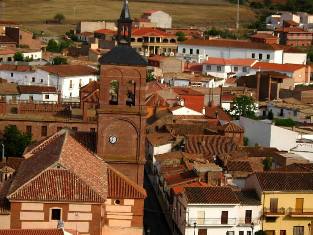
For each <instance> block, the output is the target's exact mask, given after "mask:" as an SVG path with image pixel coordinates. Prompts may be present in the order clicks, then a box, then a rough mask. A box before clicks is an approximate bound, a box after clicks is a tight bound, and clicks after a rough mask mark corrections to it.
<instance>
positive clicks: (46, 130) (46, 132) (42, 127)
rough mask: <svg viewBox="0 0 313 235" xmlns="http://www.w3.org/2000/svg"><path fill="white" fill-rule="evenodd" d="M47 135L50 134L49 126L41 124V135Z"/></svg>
mask: <svg viewBox="0 0 313 235" xmlns="http://www.w3.org/2000/svg"><path fill="white" fill-rule="evenodd" d="M47 135H48V127H47V126H41V136H47Z"/></svg>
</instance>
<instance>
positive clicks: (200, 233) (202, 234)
mask: <svg viewBox="0 0 313 235" xmlns="http://www.w3.org/2000/svg"><path fill="white" fill-rule="evenodd" d="M207 234H208V230H207V229H205V228H199V229H198V235H207Z"/></svg>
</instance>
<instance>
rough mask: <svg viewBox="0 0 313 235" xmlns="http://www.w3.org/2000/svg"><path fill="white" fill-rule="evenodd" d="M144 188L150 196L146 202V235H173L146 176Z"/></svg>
mask: <svg viewBox="0 0 313 235" xmlns="http://www.w3.org/2000/svg"><path fill="white" fill-rule="evenodd" d="M144 188H145V189H146V190H147V194H148V197H147V198H146V200H145V216H144V226H145V231H146V234H147V235H148V234H150V235H161V234H162V235H171V232H170V229H169V228H168V225H167V223H166V220H165V218H164V215H163V213H162V211H161V208H160V205H159V203H158V200H157V198H156V196H155V193H154V191H153V188H152V185H151V183H150V181H149V180H148V177H147V175H145V179H144ZM148 229H149V230H150V233H148V232H147V230H148Z"/></svg>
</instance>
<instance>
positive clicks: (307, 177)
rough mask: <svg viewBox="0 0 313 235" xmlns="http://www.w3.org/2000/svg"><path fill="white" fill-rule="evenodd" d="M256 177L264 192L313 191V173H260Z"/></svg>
mask: <svg viewBox="0 0 313 235" xmlns="http://www.w3.org/2000/svg"><path fill="white" fill-rule="evenodd" d="M255 175H256V177H257V180H258V182H259V184H260V187H261V189H262V190H263V191H312V190H313V173H312V172H310V173H308V172H258V173H255Z"/></svg>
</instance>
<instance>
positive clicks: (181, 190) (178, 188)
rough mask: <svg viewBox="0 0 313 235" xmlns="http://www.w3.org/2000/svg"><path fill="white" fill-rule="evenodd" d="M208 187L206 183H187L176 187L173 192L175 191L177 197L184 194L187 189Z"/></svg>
mask: <svg viewBox="0 0 313 235" xmlns="http://www.w3.org/2000/svg"><path fill="white" fill-rule="evenodd" d="M206 186H208V185H207V184H206V183H203V182H199V181H196V182H191V183H186V184H183V185H179V186H175V187H173V188H172V190H173V193H174V194H175V195H177V194H181V193H183V192H184V190H185V188H191V187H206Z"/></svg>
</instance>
